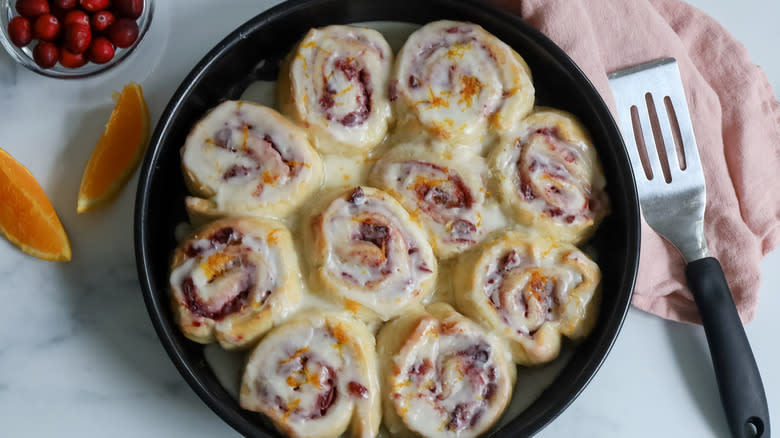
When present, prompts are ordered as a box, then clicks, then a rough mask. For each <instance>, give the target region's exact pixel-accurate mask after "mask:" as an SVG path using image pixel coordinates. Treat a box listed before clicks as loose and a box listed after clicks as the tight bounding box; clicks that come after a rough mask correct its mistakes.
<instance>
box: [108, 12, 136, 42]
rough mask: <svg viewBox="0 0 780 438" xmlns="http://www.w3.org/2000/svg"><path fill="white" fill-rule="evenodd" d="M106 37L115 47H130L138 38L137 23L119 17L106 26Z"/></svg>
mask: <svg viewBox="0 0 780 438" xmlns="http://www.w3.org/2000/svg"><path fill="white" fill-rule="evenodd" d="M108 39H110V40H111V42H112V43H114V45H116V46H117V47H121V48H123V49H125V48H127V47H130V46H131V45H133V43H134V42H135V40H136V39H138V23H136V22H135V20H131V19H129V18H120V19H119V20H117V21H116V23H114V25H113V26H111V27H110V28H108Z"/></svg>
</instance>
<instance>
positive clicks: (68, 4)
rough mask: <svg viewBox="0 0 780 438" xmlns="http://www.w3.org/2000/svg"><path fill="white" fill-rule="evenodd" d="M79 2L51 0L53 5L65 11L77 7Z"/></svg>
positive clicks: (75, 0)
mask: <svg viewBox="0 0 780 438" xmlns="http://www.w3.org/2000/svg"><path fill="white" fill-rule="evenodd" d="M77 3H78V0H51V5H52V6H54V7H55V8H59V9H61V10H63V11H67V10H68V9H73V8H75V7H76V4H77Z"/></svg>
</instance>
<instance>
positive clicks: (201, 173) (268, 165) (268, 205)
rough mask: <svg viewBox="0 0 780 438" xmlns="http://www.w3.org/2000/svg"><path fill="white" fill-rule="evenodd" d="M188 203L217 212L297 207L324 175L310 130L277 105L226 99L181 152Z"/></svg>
mask: <svg viewBox="0 0 780 438" xmlns="http://www.w3.org/2000/svg"><path fill="white" fill-rule="evenodd" d="M181 161H182V167H183V170H184V176H185V182H186V183H187V187H188V188H189V189H190V191H191V192H192V193H193V194H194V195H195V197H190V198H188V199H187V207H188V208H189V209H190V210H194V211H196V212H198V213H202V214H205V215H209V214H211V215H212V216H219V215H238V214H247V213H252V214H254V213H262V214H267V215H272V216H283V215H286V214H288V213H290V212H291V211H292V210H294V209H295V208H297V207H298V206H299V205H300V204H301V202H303V201H305V200H306V199H307V198H308V196H309V195H311V194H312V193H313V192H314V191H315V190H316V189H318V188H319V187H320V184H321V183H322V178H323V169H322V161H321V159H320V157H319V155H318V154H317V152H316V151H315V150H314V149H313V148H312V146H311V144H310V143H309V141H308V140H307V139H306V133H305V132H304V131H302V130H301V129H300V128H298V127H296V126H294V125H293V124H292V123H290V122H288V121H287V120H286V119H285V118H284V117H282V116H281V115H279V113H277V112H276V111H274V110H272V109H271V108H267V107H264V106H262V105H258V104H255V103H251V102H245V101H226V102H223V103H221V104H220V105H218V106H217V107H215V108H214V109H212V110H211V111H210V112H209V113H208V114H207V115H206V116H205V117H204V118H203V119H202V120H200V121H199V122H198V123H197V124H196V125H195V127H194V128H193V129H192V131H191V132H190V134H189V136H188V137H187V141H186V142H185V144H184V147H183V148H182V151H181Z"/></svg>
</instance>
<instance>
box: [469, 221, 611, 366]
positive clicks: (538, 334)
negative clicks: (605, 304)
mask: <svg viewBox="0 0 780 438" xmlns="http://www.w3.org/2000/svg"><path fill="white" fill-rule="evenodd" d="M457 275H458V278H456V279H455V282H456V285H455V287H456V288H457V289H458V290H457V293H456V301H457V303H458V307H459V308H461V309H463V311H464V312H465V313H466V314H467V315H469V316H471V317H473V318H475V319H477V320H479V321H482V322H483V323H484V324H486V325H488V326H489V327H492V328H493V329H495V330H497V331H498V332H499V333H501V335H502V336H503V337H505V338H506V339H507V340H508V341H509V342H510V344H511V346H512V352H513V355H514V357H515V361H516V362H518V363H521V364H524V365H530V364H537V363H544V362H548V361H550V360H552V359H553V358H555V356H557V354H558V351H559V350H560V343H561V341H560V337H561V334H563V335H565V336H568V337H570V338H572V339H580V338H582V337H584V336H585V335H587V334H588V333H589V332H590V330H591V329H592V327H593V324H594V323H595V320H596V316H597V309H596V308H595V307H596V306H595V304H597V303H598V294H597V287H598V284H599V280H600V277H601V274H600V272H599V269H598V266H597V265H596V264H595V263H594V262H593V261H591V260H590V259H589V258H588V257H587V256H586V255H585V254H584V253H582V252H581V251H580V250H579V249H577V248H576V247H574V246H572V245H570V244H565V243H559V242H554V241H552V240H549V239H546V238H542V237H533V236H531V235H527V234H524V233H520V232H509V233H506V234H502V235H499V236H496V237H495V238H494V239H492V240H491V241H489V242H486V243H485V245H483V246H482V247H481V248H480V249H479V252H478V253H477V254H475V255H471V257H468V258H466V259H463V260H460V261H459V266H458V273H457Z"/></svg>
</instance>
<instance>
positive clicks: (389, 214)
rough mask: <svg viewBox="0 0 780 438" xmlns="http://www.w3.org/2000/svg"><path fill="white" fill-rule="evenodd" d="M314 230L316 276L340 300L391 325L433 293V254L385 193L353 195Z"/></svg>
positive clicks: (336, 203)
mask: <svg viewBox="0 0 780 438" xmlns="http://www.w3.org/2000/svg"><path fill="white" fill-rule="evenodd" d="M311 224H312V225H311V228H312V231H313V233H314V236H313V244H314V251H313V252H314V254H313V257H314V273H315V275H316V278H318V279H319V281H320V282H321V283H322V286H323V287H324V288H325V289H327V290H329V291H330V292H331V293H333V294H335V295H336V296H337V297H339V298H341V299H348V300H352V301H354V302H356V303H359V304H360V305H362V306H364V307H366V308H368V309H370V310H371V311H373V312H375V313H376V314H377V315H379V317H380V318H382V319H383V320H387V319H389V318H390V317H392V316H394V315H397V314H399V313H400V312H401V311H402V310H403V309H404V308H406V307H408V306H409V305H410V304H413V303H416V302H420V301H421V300H422V299H423V298H424V297H426V296H427V295H428V294H429V293H430V292H431V286H432V283H433V281H434V279H435V277H436V259H435V258H434V256H433V251H432V250H431V247H430V245H429V244H428V241H427V240H426V238H425V234H424V233H423V232H422V230H421V229H420V227H419V226H418V225H416V224H414V223H413V222H412V221H411V220H410V218H409V214H408V213H407V212H406V210H404V209H403V207H402V206H401V205H400V204H398V202H397V201H395V200H394V199H393V198H392V197H390V196H389V195H387V194H386V193H384V192H382V191H380V190H376V189H372V188H369V187H360V188H356V189H350V190H348V191H347V192H346V193H342V194H341V195H339V196H337V197H336V198H335V199H333V200H332V201H331V202H330V203H329V204H328V205H327V207H326V208H325V209H324V210H323V211H322V213H320V214H318V215H316V216H315V217H314V218H313V219H312V222H311ZM307 252H309V251H307Z"/></svg>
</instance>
